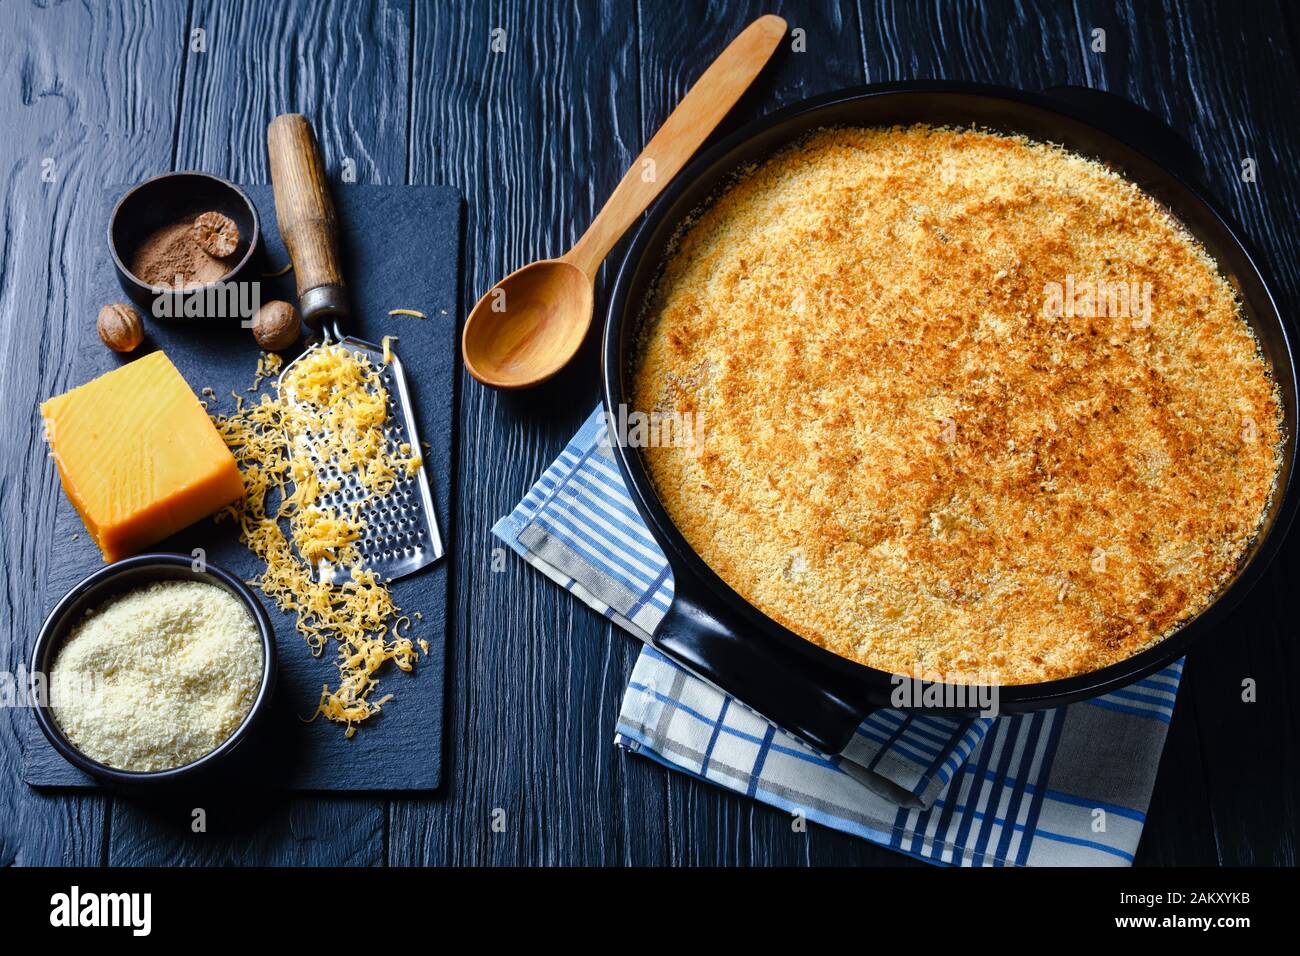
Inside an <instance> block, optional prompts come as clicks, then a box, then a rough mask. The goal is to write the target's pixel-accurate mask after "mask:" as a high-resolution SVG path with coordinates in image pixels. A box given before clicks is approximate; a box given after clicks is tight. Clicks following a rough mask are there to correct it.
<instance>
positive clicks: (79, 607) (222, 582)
mask: <svg viewBox="0 0 1300 956" xmlns="http://www.w3.org/2000/svg"><path fill="white" fill-rule="evenodd" d="M155 581H203V582H205V583H207V584H215V585H217V586H218V587H221V588H224V589H225V590H226V591H228V592H230V593H231V594H233V595H234V596H235V597H237V598H239V600H240V603H242V604H243V605H244V607H245V608H246V609H247V611H248V614H249V616H250V617H252V619H253V622H254V623H255V624H256V625H257V631H258V634H259V635H260V636H261V638H262V683H261V686H259V687H258V691H257V698H256V699H255V700H254V701H253V706H252V707H251V708H249V711H248V713H247V714H246V715H245V717H244V719H243V721H242V722H241V723H240V725H239V726H238V727H236V728H235V732H234V733H232V734H231V735H230V736H229V737H227V738H226V739H225V741H224V742H223V743H222V744H221V745H220V746H218V747H217V748H216V749H215V750H213V751H211V752H210V753H207V754H204V755H203V756H202V757H200V758H199V759H198V760H195V761H193V762H192V763H187V764H185V765H184V766H180V767H173V768H171V769H169V770H155V771H131V770H121V769H118V768H116V767H110V766H108V765H106V764H102V763H100V762H99V761H98V760H92V759H91V758H90V757H88V756H86V755H85V754H83V753H82V752H81V751H80V750H78V749H77V748H76V747H75V746H74V745H73V744H72V742H71V741H70V740H68V738H67V736H65V735H64V733H63V730H62V729H61V728H60V727H59V725H58V723H57V722H56V721H55V719H54V714H53V713H52V712H51V710H50V707H49V700H48V694H38V693H36V692H35V690H34V689H33V693H32V695H31V699H32V709H33V710H34V711H35V712H36V722H37V724H39V725H40V728H41V730H42V731H43V732H44V734H45V736H46V737H47V738H48V739H49V741H50V744H51V745H52V746H53V747H54V749H55V750H57V751H58V752H59V753H60V754H62V755H63V756H64V757H65V758H66V759H67V760H68V762H69V763H71V764H72V765H73V766H74V767H77V768H78V769H79V770H82V771H84V772H86V773H88V774H90V775H91V776H93V777H96V778H98V779H100V780H102V781H105V782H108V783H111V784H117V785H121V786H124V787H128V788H131V787H136V786H140V785H158V784H169V783H170V784H180V783H192V782H194V781H195V780H196V779H201V778H204V777H206V776H207V775H208V773H209V771H211V769H212V767H213V766H215V765H220V764H222V763H224V762H225V759H226V758H227V757H228V756H229V754H230V753H231V751H233V750H234V749H235V748H236V747H238V746H239V745H240V744H241V743H243V742H244V741H245V740H246V739H248V737H249V736H250V734H252V732H253V731H254V729H255V728H256V727H257V726H258V725H259V724H261V723H262V718H263V717H264V716H265V714H266V713H267V711H268V710H270V703H271V695H272V692H273V691H274V689H275V675H276V652H275V631H274V630H273V629H272V628H271V619H270V618H269V617H268V616H267V614H266V609H265V608H263V607H262V604H261V602H260V601H258V599H257V598H256V597H255V596H254V594H253V592H252V591H250V590H249V589H248V587H247V586H246V585H245V584H244V582H242V581H240V580H239V579H238V578H237V577H235V576H234V575H232V574H231V573H230V572H228V571H224V570H222V569H221V568H218V567H216V566H215V565H212V564H208V565H206V566H205V570H202V571H196V570H195V569H194V559H193V558H191V557H190V556H189V555H187V554H170V553H164V552H159V553H154V554H139V555H136V556H135V557H131V558H124V559H123V560H121V561H117V562H114V563H113V564H110V565H108V567H105V568H101V569H100V570H98V571H96V572H95V573H94V574H92V575H90V576H89V577H87V578H85V579H84V580H82V581H81V583H79V584H78V585H77V586H76V587H74V588H73V589H72V590H71V591H69V592H68V593H67V595H66V596H64V598H63V600H61V601H60V602H59V603H58V604H57V605H56V606H55V608H54V610H53V611H51V612H50V614H49V617H47V618H46V619H45V623H44V624H43V625H42V626H41V633H40V636H39V637H38V638H37V639H36V647H35V648H34V649H33V650H32V660H31V671H30V673H31V674H32V676H33V678H34V677H35V675H37V674H42V675H45V685H46V688H47V689H48V687H49V674H50V667H51V665H53V663H54V658H55V655H56V653H57V652H58V649H59V648H60V647H61V646H62V644H63V640H64V638H65V637H66V636H67V634H68V631H69V630H71V628H72V627H73V626H75V625H76V624H77V623H79V622H80V621H81V620H82V618H83V617H84V616H85V614H86V612H87V611H89V610H92V609H94V608H97V607H99V606H101V605H102V604H103V603H104V602H105V601H107V600H108V599H109V598H112V597H114V596H116V595H118V594H121V593H123V592H125V591H129V590H131V589H132V588H136V587H139V586H141V585H145V584H152V583H154V582H155Z"/></svg>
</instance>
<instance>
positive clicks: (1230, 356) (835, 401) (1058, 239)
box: [634, 126, 1282, 684]
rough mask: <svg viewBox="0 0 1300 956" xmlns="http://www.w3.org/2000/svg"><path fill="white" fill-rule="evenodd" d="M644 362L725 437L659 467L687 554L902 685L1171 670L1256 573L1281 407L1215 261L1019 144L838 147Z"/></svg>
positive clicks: (741, 211)
mask: <svg viewBox="0 0 1300 956" xmlns="http://www.w3.org/2000/svg"><path fill="white" fill-rule="evenodd" d="M1088 290H1092V291H1093V294H1092V295H1091V296H1090V295H1089V291H1088ZM642 336H643V337H642V342H641V346H640V351H639V356H638V360H637V367H636V369H635V379H634V394H635V402H634V404H635V406H636V408H637V409H639V410H643V411H646V412H651V411H659V412H661V413H662V412H670V411H671V412H678V413H683V414H685V413H689V414H691V415H693V416H696V417H697V419H698V420H699V421H700V422H702V426H703V429H702V430H703V436H704V443H703V448H702V449H700V448H691V447H684V446H681V445H679V446H675V447H653V448H648V449H646V450H645V454H646V457H647V461H648V464H649V468H650V472H651V476H652V479H653V481H654V483H655V485H656V487H657V490H658V492H659V495H660V497H661V498H662V500H663V503H664V505H665V507H666V508H667V510H668V513H669V515H670V516H671V517H672V519H673V521H674V522H675V523H676V525H677V526H678V528H679V529H681V531H682V533H683V534H684V535H685V536H686V538H687V540H688V541H689V542H690V544H691V546H692V547H693V548H694V549H695V550H696V551H697V552H698V553H699V554H700V555H701V557H702V558H703V559H704V560H705V561H706V562H707V563H708V565H709V566H710V567H711V568H713V570H714V571H716V572H717V573H718V575H719V576H720V577H722V579H723V580H725V581H726V582H727V583H728V584H729V585H731V586H732V587H733V588H735V589H736V590H737V591H738V592H739V593H740V594H741V595H742V596H744V597H745V598H746V599H747V600H749V601H750V602H752V603H753V604H755V605H756V606H757V607H759V608H760V609H761V610H762V611H764V613H766V614H767V615H768V616H769V617H771V618H773V619H775V620H776V621H779V622H780V623H781V624H783V625H785V626H786V627H788V628H790V629H791V630H793V631H795V632H796V633H798V634H800V635H802V636H803V637H805V638H806V639H808V640H810V641H813V642H815V643H817V644H819V645H821V646H823V647H825V648H827V649H829V650H831V651H833V652H835V653H837V654H839V655H842V656H844V657H847V658H850V659H853V660H856V661H859V662H861V663H863V664H867V665H870V666H873V667H877V668H880V669H883V670H888V671H893V672H896V673H906V674H915V675H927V676H931V677H938V678H942V679H944V680H948V681H963V680H967V681H981V682H996V683H1003V684H1018V683H1029V682H1036V681H1043V680H1050V679H1055V678H1061V677H1067V676H1071V675H1074V674H1079V673H1083V672H1086V671H1091V670H1095V669H1097V668H1100V667H1103V666H1106V665H1108V664H1112V663H1114V662H1117V661H1120V660H1122V659H1124V658H1127V657H1130V656H1132V655H1133V654H1136V653H1137V652H1139V651H1141V650H1143V649H1145V648H1147V647H1150V646H1151V645H1153V644H1155V643H1157V642H1158V641H1160V640H1161V639H1163V638H1164V637H1166V636H1168V635H1169V634H1170V633H1171V632H1172V631H1174V630H1175V629H1177V627H1178V626H1179V625H1180V624H1182V623H1183V622H1185V621H1186V620H1188V619H1189V618H1190V617H1192V616H1194V615H1195V614H1197V613H1198V612H1199V611H1201V610H1203V609H1204V608H1205V607H1206V605H1207V604H1208V603H1209V602H1210V601H1211V600H1212V599H1213V597H1214V596H1215V594H1216V593H1217V592H1218V591H1219V590H1220V588H1221V587H1222V586H1223V585H1224V584H1225V583H1226V582H1227V581H1228V580H1229V579H1230V578H1231V576H1232V574H1233V573H1234V571H1235V570H1236V568H1237V565H1238V563H1239V561H1240V560H1241V559H1242V557H1243V555H1244V554H1245V553H1246V551H1247V549H1248V547H1249V545H1250V543H1251V541H1252V539H1253V536H1254V535H1255V534H1256V532H1257V531H1258V529H1259V526H1260V522H1261V519H1262V516H1263V515H1264V513H1265V511H1266V509H1267V507H1268V503H1269V500H1270V496H1271V495H1272V492H1273V487H1274V483H1275V480H1276V476H1277V473H1278V468H1279V462H1280V447H1281V440H1282V434H1281V429H1282V426H1281V418H1280V400H1279V397H1278V392H1277V388H1276V385H1275V384H1274V382H1273V380H1272V378H1271V375H1270V372H1269V367H1268V365H1267V363H1266V361H1265V359H1264V358H1263V357H1262V355H1261V354H1260V351H1259V347H1258V343H1257V342H1256V340H1255V338H1254V336H1253V334H1252V332H1251V330H1250V328H1249V326H1248V325H1247V323H1246V322H1245V320H1244V319H1243V318H1242V316H1241V314H1240V312H1239V308H1238V302H1237V300H1236V297H1235V295H1234V293H1233V290H1232V288H1231V286H1230V285H1229V284H1228V282H1227V281H1226V280H1225V279H1224V278H1223V277H1222V276H1221V275H1220V274H1219V272H1218V270H1217V268H1216V266H1215V263H1214V262H1213V260H1212V259H1211V258H1210V257H1209V255H1208V254H1207V253H1206V252H1205V250H1204V249H1203V248H1202V247H1201V246H1200V245H1199V244H1198V243H1197V242H1196V241H1195V239H1193V238H1192V237H1191V236H1190V235H1189V234H1188V233H1187V232H1186V231H1185V230H1184V229H1183V227H1182V226H1181V224H1179V223H1178V222H1177V221H1176V220H1175V219H1174V218H1173V217H1172V216H1171V215H1170V214H1169V213H1168V211H1167V210H1165V209H1164V208H1163V207H1162V206H1160V205H1159V204H1158V203H1157V202H1156V201H1155V200H1153V199H1152V198H1150V197H1149V196H1147V195H1146V194H1145V193H1143V192H1142V191H1141V190H1140V189H1139V188H1138V187H1136V186H1135V185H1133V184H1132V183H1130V182H1128V181H1127V180H1125V179H1124V178H1122V177H1121V176H1119V175H1118V174H1116V173H1115V172H1113V171H1111V170H1109V169H1107V168H1106V167H1104V166H1102V165H1100V164H1099V163H1096V162H1094V161H1091V160H1088V159H1085V158H1083V157H1080V156H1078V155H1075V154H1072V153H1070V152H1068V151H1066V150H1064V149H1061V148H1059V147H1055V146H1051V145H1045V144H1041V143H1036V142H1032V141H1030V140H1027V139H1024V138H1019V137H1009V136H1004V135H1000V134H994V133H988V132H982V131H977V130H969V129H968V130H955V129H940V128H932V127H925V126H918V127H912V128H896V129H888V130H884V129H856V128H842V129H827V130H821V131H818V132H816V133H814V134H813V135H811V136H810V137H808V138H807V139H805V140H803V141H802V142H800V143H798V144H796V145H794V146H792V147H790V148H788V149H786V150H784V151H782V152H781V153H779V154H777V155H775V156H774V157H772V158H771V159H769V160H768V161H767V162H765V163H763V164H762V165H760V166H758V167H756V168H754V169H752V170H750V171H749V172H748V173H747V174H746V175H744V176H742V177H740V178H739V179H738V180H737V181H736V182H735V183H734V184H733V185H732V186H731V187H730V188H729V189H727V191H726V192H725V193H723V194H722V195H721V196H720V197H719V198H718V199H717V201H716V202H714V203H713V204H712V205H711V206H710V207H708V208H707V209H706V210H704V211H703V212H701V213H700V214H699V216H698V217H697V218H696V219H694V220H693V221H692V222H691V223H690V224H688V225H687V227H685V229H684V230H683V232H682V234H681V235H680V237H679V239H678V241H677V243H676V244H675V246H674V248H673V250H672V251H671V253H670V255H669V258H668V261H667V262H666V263H665V267H664V272H663V275H662V277H661V279H660V281H659V283H658V285H657V287H656V290H655V293H654V295H653V297H652V299H651V301H650V302H649V303H648V306H647V313H646V316H645V319H644V326H643V332H642Z"/></svg>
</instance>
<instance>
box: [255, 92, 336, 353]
mask: <svg viewBox="0 0 1300 956" xmlns="http://www.w3.org/2000/svg"><path fill="white" fill-rule="evenodd" d="M266 151H267V155H268V156H269V157H270V160H271V186H272V190H273V191H274V193H275V218H276V221H277V222H279V224H280V237H281V238H282V239H284V245H285V248H286V249H288V250H289V259H290V260H291V261H292V262H293V271H294V277H295V278H296V279H297V281H298V302H299V305H300V306H301V308H302V317H303V319H304V320H305V321H307V322H308V323H310V324H311V325H312V327H313V328H319V327H320V323H321V320H322V319H323V318H325V317H326V316H327V315H332V314H339V313H340V312H342V311H343V310H345V309H346V301H347V300H346V295H345V292H344V287H343V269H342V266H341V265H340V262H339V226H338V219H337V217H336V216H335V214H334V201H333V200H332V199H331V198H330V191H329V183H328V182H327V181H326V179H325V165H324V164H323V163H322V162H321V157H320V149H319V148H318V147H317V145H316V136H315V135H314V134H313V133H312V130H311V124H310V123H309V122H307V118H306V117H305V116H302V115H301V114H299V113H283V114H281V115H280V116H277V117H276V118H275V119H273V120H271V125H270V126H269V127H268V128H267V131H266Z"/></svg>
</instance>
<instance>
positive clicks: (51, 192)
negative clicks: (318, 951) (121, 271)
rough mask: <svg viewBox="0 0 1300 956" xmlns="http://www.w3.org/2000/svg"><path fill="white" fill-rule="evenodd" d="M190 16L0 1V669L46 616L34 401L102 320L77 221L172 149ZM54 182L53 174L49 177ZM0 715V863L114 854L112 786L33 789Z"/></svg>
mask: <svg viewBox="0 0 1300 956" xmlns="http://www.w3.org/2000/svg"><path fill="white" fill-rule="evenodd" d="M181 14H183V10H182V11H178V10H176V9H175V8H174V7H172V6H165V7H162V8H157V7H155V8H151V9H148V10H138V9H136V8H132V7H127V8H122V7H118V6H113V5H93V6H82V5H72V4H68V5H60V6H55V7H47V6H45V5H41V4H31V3H6V4H3V5H0V47H3V53H0V129H3V131H4V132H3V135H0V220H2V222H3V230H2V235H0V275H3V277H4V283H3V287H2V288H0V311H3V314H4V315H5V316H6V319H5V321H4V322H3V323H0V395H2V396H3V397H4V399H5V401H6V405H7V407H9V408H11V409H12V410H13V411H12V414H11V425H10V426H9V427H7V428H6V429H5V431H4V438H3V449H2V450H3V458H4V471H3V477H2V478H0V524H2V525H3V528H4V533H3V534H2V535H0V554H2V555H3V566H4V570H5V579H4V581H5V583H4V587H3V588H0V618H3V619H4V620H5V621H7V622H8V623H9V626H10V628H11V631H10V640H7V641H5V642H3V643H0V670H4V671H7V672H9V673H11V674H12V673H15V672H17V671H18V669H19V668H20V666H21V667H23V668H24V669H25V661H24V657H25V652H26V650H27V649H28V648H30V646H31V641H32V640H33V639H34V638H35V634H36V630H37V628H38V627H39V625H40V621H41V619H42V617H43V615H44V612H45V610H46V609H45V607H44V606H43V605H44V595H43V594H42V583H43V581H44V579H45V575H46V569H47V561H48V557H49V539H48V533H49V532H48V529H49V528H50V527H51V526H52V524H53V519H54V505H55V502H56V500H57V499H56V495H57V494H59V492H58V490H57V487H58V482H57V478H56V477H55V474H54V470H53V469H52V468H50V467H49V465H48V460H47V458H46V450H45V445H44V442H43V441H42V438H41V430H40V426H39V422H38V419H37V416H36V412H35V408H34V403H33V398H34V397H44V396H48V395H52V394H55V393H57V392H59V391H62V390H64V389H65V388H67V387H68V386H69V385H70V384H73V383H71V382H69V381H68V380H67V367H68V364H69V362H68V359H69V357H70V353H69V351H68V349H69V348H70V347H71V346H70V343H71V342H72V341H73V337H72V336H70V335H68V330H69V329H70V328H71V327H72V326H73V325H74V324H75V323H79V322H93V321H94V316H95V312H96V311H97V310H98V305H99V304H98V303H96V304H94V305H93V306H92V305H91V304H90V303H87V302H86V301H85V282H84V276H83V274H82V272H81V270H80V268H79V263H80V262H82V261H85V260H86V259H87V258H89V257H92V256H102V255H105V254H106V250H105V248H104V243H103V241H102V237H101V235H100V234H98V233H97V232H96V233H90V232H89V231H88V230H86V229H85V227H84V221H83V220H82V218H81V216H80V212H81V209H82V207H83V202H84V200H85V199H86V197H88V196H90V195H93V194H94V192H95V190H96V189H97V188H98V185H97V184H99V183H102V182H105V181H112V180H120V181H123V182H130V181H134V180H136V179H138V178H140V177H141V176H143V175H144V174H145V173H146V172H147V171H149V170H150V169H151V168H165V167H166V166H167V165H168V164H169V163H170V160H171V144H172V130H173V128H174V125H175V105H176V91H177V88H178V83H179V76H180V51H179V49H178V48H177V44H176V43H175V38H177V37H178V36H179V35H180V30H181ZM47 180H48V181H47ZM26 717H27V715H26V714H21V713H19V712H17V711H14V710H11V709H3V710H0V805H3V807H4V810H3V812H2V813H0V866H2V865H8V864H15V863H17V864H30V865H36V864H95V863H99V862H102V861H103V859H104V848H105V827H106V810H107V806H108V801H107V800H106V799H105V798H103V797H99V796H96V797H90V798H78V797H70V796H49V795H44V794H38V793H35V792H33V791H31V790H29V789H28V788H27V787H25V786H23V785H22V784H21V783H19V781H18V767H19V764H20V761H21V755H20V752H19V741H20V739H21V727H22V723H21V721H22V720H23V719H26Z"/></svg>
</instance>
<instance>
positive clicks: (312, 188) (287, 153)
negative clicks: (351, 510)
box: [267, 113, 443, 581]
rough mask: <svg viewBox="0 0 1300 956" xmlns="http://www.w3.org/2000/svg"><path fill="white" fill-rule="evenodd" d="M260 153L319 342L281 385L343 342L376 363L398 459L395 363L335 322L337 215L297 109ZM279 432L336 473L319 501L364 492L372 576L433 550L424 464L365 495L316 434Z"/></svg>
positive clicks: (364, 548) (400, 395)
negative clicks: (267, 163) (315, 355)
mask: <svg viewBox="0 0 1300 956" xmlns="http://www.w3.org/2000/svg"><path fill="white" fill-rule="evenodd" d="M267 151H268V153H269V154H270V159H271V183H272V187H273V191H274V193H275V214H276V219H277V221H278V222H279V224H280V235H281V237H282V238H283V239H284V244H285V247H286V248H287V249H288V250H289V257H290V259H291V260H292V262H293V267H294V273H295V276H296V278H297V282H298V303H299V309H300V310H301V312H302V317H303V321H304V322H306V323H307V324H308V325H309V326H310V327H311V328H313V329H316V330H318V331H319V332H320V333H321V335H322V340H321V341H320V342H318V343H316V344H315V345H312V346H310V347H309V348H308V349H307V350H306V351H304V352H303V353H302V355H300V356H299V357H298V358H296V359H295V360H294V361H293V362H291V363H290V364H289V365H288V366H286V367H285V369H284V371H282V372H281V373H280V383H281V385H283V383H284V381H285V376H286V375H288V374H289V371H290V369H292V368H293V367H294V366H295V365H297V364H298V363H299V362H301V361H302V360H303V358H304V357H306V356H307V355H309V354H311V352H312V351H313V350H314V349H319V348H327V347H340V348H346V349H348V350H349V351H351V352H352V353H354V354H355V355H357V356H359V357H364V358H365V359H367V360H368V361H369V362H370V364H371V365H373V366H374V367H376V368H378V369H380V381H381V383H382V384H383V386H384V389H385V390H386V391H387V393H388V423H387V425H386V426H385V428H384V433H385V435H384V437H385V440H386V442H387V444H388V448H389V451H390V452H391V453H392V454H393V455H394V456H395V457H401V456H400V454H399V452H398V448H399V447H400V446H401V445H403V444H409V445H410V447H411V449H412V453H415V454H422V453H423V446H422V445H421V444H420V436H419V434H418V432H417V431H416V428H415V416H414V414H413V413H412V410H411V399H410V392H409V390H408V389H407V386H406V375H405V373H404V372H403V371H402V363H401V361H400V360H399V359H398V358H397V356H396V355H393V356H392V358H391V360H390V361H389V362H387V363H385V362H384V352H383V349H382V348H381V347H379V346H377V345H375V344H373V343H371V342H364V341H362V340H360V339H357V338H353V337H351V336H344V335H343V332H342V328H341V327H342V325H343V324H344V323H345V322H346V320H347V318H348V314H349V307H348V300H347V294H346V289H345V287H344V284H343V276H342V270H341V269H340V267H339V255H338V223H337V220H336V219H335V215H334V204H333V202H332V200H331V199H330V195H329V186H328V184H327V182H326V180H325V170H324V167H323V166H322V164H321V161H320V153H319V151H318V149H317V146H316V137H315V136H314V135H313V134H312V130H311V125H310V124H309V123H308V122H307V120H306V118H305V117H303V116H301V115H298V114H296V113H286V114H284V115H282V116H277V117H276V118H275V119H274V120H272V121H271V125H270V127H269V129H268V130H267ZM288 438H289V442H290V453H291V454H292V455H295V456H298V455H306V456H307V457H308V458H309V459H310V460H311V461H312V462H313V464H315V466H316V468H317V470H318V473H319V475H320V477H321V480H322V482H324V481H328V480H331V479H338V480H339V481H340V487H339V489H338V490H337V491H334V492H331V493H329V494H324V495H322V496H321V501H322V502H324V503H325V504H328V505H331V506H333V507H335V508H336V509H338V510H343V509H344V507H345V506H346V505H347V504H349V503H351V502H354V501H357V500H359V499H362V498H363V497H365V498H366V500H365V502H364V503H363V504H362V505H361V507H360V508H359V509H358V513H359V515H360V516H361V518H362V519H364V521H365V523H366V530H365V534H364V536H363V537H362V539H361V540H360V541H359V542H358V543H357V550H358V551H359V552H360V555H361V563H362V566H363V567H364V568H366V569H367V570H371V571H374V572H376V573H377V574H378V575H379V576H380V577H381V578H400V577H403V576H405V575H407V574H411V573H413V572H415V571H418V570H419V569H420V568H422V567H425V566H426V565H428V564H431V563H432V562H434V561H436V560H437V559H438V558H440V557H442V554H443V546H442V537H441V536H440V535H439V533H438V517H437V513H436V512H435V510H434V507H433V495H432V494H431V493H430V491H429V478H428V474H427V469H426V468H425V466H424V465H421V466H420V468H419V469H417V470H416V472H415V474H414V475H411V476H402V477H399V478H398V479H397V481H396V483H395V484H394V486H393V489H392V491H390V492H389V493H388V494H387V495H384V496H382V497H380V496H375V495H368V494H367V492H366V491H365V489H364V488H362V486H361V484H360V482H359V481H358V479H357V478H356V476H355V475H354V474H352V473H349V472H343V471H342V470H341V469H340V468H339V466H338V463H337V462H335V461H327V460H322V458H321V455H320V450H319V449H320V436H319V435H311V434H303V435H290V436H288ZM315 571H316V573H317V574H318V575H319V576H320V578H321V579H322V580H325V581H332V580H333V579H334V578H335V577H336V576H340V575H346V574H348V573H350V571H351V568H350V567H348V568H336V567H335V566H334V565H331V564H329V563H328V562H325V561H322V562H321V563H320V566H318V567H317V568H316V569H315Z"/></svg>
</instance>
